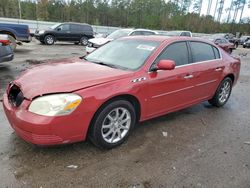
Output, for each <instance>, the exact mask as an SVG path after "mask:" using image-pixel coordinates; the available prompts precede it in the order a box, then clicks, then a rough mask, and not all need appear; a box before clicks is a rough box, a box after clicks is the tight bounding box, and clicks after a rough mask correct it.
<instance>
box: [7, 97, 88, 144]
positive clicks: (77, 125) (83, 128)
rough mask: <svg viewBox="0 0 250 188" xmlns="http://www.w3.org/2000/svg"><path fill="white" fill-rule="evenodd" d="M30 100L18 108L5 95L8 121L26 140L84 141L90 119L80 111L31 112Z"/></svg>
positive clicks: (37, 142)
mask: <svg viewBox="0 0 250 188" xmlns="http://www.w3.org/2000/svg"><path fill="white" fill-rule="evenodd" d="M29 104H30V101H28V100H24V101H23V102H22V104H21V105H20V106H19V107H18V108H16V107H13V106H12V105H11V104H10V103H9V100H8V97H7V94H4V97H3V107H4V111H5V114H6V116H7V119H8V121H9V122H10V125H11V126H12V128H13V129H14V130H15V131H16V133H17V134H18V135H19V136H20V137H21V138H23V139H24V140H25V141H27V142H30V143H32V144H36V145H59V144H67V143H73V142H79V141H84V140H85V138H86V133H87V131H88V125H89V121H90V120H89V119H87V118H86V119H84V118H83V116H82V114H80V113H77V112H76V113H74V112H73V113H72V114H70V115H68V116H59V117H47V116H40V115H36V114H33V113H31V112H29V111H28V110H27V109H28V106H29Z"/></svg>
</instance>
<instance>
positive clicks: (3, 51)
mask: <svg viewBox="0 0 250 188" xmlns="http://www.w3.org/2000/svg"><path fill="white" fill-rule="evenodd" d="M10 44H11V41H10V40H9V38H8V35H1V34H0V63H2V62H6V61H11V60H12V59H13V58H14V53H13V50H12V48H11V46H10Z"/></svg>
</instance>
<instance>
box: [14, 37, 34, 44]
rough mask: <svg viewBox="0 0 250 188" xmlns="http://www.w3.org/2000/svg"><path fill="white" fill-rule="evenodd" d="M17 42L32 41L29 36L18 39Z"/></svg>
mask: <svg viewBox="0 0 250 188" xmlns="http://www.w3.org/2000/svg"><path fill="white" fill-rule="evenodd" d="M17 41H20V42H26V43H29V42H31V41H32V37H31V35H29V36H28V37H18V38H17Z"/></svg>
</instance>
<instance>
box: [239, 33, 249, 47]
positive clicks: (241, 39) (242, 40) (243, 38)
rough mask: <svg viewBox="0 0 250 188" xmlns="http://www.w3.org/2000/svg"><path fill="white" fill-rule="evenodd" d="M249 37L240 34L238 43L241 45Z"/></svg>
mask: <svg viewBox="0 0 250 188" xmlns="http://www.w3.org/2000/svg"><path fill="white" fill-rule="evenodd" d="M248 39H250V36H249V35H245V36H241V37H240V44H241V45H243V44H244V42H245V41H246V40H248Z"/></svg>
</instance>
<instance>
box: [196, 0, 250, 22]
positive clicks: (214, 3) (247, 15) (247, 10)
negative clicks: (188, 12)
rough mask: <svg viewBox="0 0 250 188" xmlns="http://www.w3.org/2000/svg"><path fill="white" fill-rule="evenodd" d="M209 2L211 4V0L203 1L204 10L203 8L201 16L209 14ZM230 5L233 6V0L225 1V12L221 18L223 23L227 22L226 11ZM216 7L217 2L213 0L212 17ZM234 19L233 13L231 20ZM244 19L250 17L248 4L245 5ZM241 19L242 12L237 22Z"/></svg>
mask: <svg viewBox="0 0 250 188" xmlns="http://www.w3.org/2000/svg"><path fill="white" fill-rule="evenodd" d="M219 1H220V0H219ZM208 2H209V0H203V5H202V8H201V15H202V14H203V15H206V14H207V7H208ZM230 5H231V0H225V2H224V8H223V12H222V13H223V14H222V17H221V21H222V22H225V21H226V20H227V16H228V11H227V12H226V9H227V8H229V7H230ZM215 6H216V0H212V6H211V12H210V15H212V16H213V15H214V12H215ZM217 8H218V7H217ZM216 16H217V14H216ZM232 17H233V11H232V12H231V18H232ZM244 17H250V9H249V8H248V5H247V4H246V5H245V8H244V11H243V16H242V18H244ZM239 19H240V11H239V12H238V16H237V19H236V22H238V21H239Z"/></svg>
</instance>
